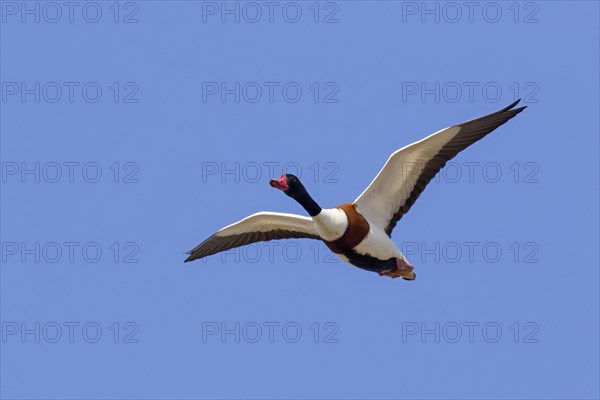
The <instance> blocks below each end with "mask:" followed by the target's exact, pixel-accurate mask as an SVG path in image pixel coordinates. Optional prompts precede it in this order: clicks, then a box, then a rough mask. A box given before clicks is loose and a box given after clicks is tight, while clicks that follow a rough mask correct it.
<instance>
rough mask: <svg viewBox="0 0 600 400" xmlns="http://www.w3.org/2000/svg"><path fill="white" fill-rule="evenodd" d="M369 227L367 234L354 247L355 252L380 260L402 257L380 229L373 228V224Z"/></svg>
mask: <svg viewBox="0 0 600 400" xmlns="http://www.w3.org/2000/svg"><path fill="white" fill-rule="evenodd" d="M371 227H372V228H371V229H370V230H369V233H368V234H367V236H366V237H365V238H364V239H363V240H362V241H361V242H360V243H359V244H358V245H357V246H355V247H354V249H353V250H354V251H355V252H357V253H359V254H364V255H369V256H371V257H375V258H378V259H380V260H387V259H390V258H395V257H403V256H402V253H401V252H400V250H398V248H397V247H396V244H395V243H394V242H393V241H392V239H390V237H389V236H388V235H387V234H386V233H385V232H384V231H383V230H382V229H378V228H373V225H371Z"/></svg>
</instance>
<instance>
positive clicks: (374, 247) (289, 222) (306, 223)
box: [185, 101, 525, 280]
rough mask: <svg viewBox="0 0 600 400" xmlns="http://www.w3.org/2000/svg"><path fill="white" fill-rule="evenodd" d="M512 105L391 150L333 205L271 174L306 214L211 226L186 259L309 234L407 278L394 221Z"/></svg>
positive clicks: (355, 260) (353, 259) (360, 261)
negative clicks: (367, 178)
mask: <svg viewBox="0 0 600 400" xmlns="http://www.w3.org/2000/svg"><path fill="white" fill-rule="evenodd" d="M517 103H518V101H516V102H515V103H513V104H511V105H510V106H508V107H506V108H504V109H502V110H500V111H498V112H495V113H493V114H489V115H487V116H484V117H481V118H478V119H475V120H472V121H468V122H465V123H462V124H459V125H455V126H451V127H449V128H446V129H443V130H441V131H438V132H436V133H434V134H433V135H430V136H428V137H426V138H425V139H422V140H420V141H418V142H415V143H413V144H410V145H408V146H406V147H404V148H402V149H400V150H398V151H396V152H395V153H393V154H392V155H391V156H390V158H389V159H388V161H387V162H386V164H385V165H384V167H383V168H382V169H381V171H380V172H379V174H378V175H377V176H376V177H375V179H374V180H373V182H371V184H370V185H369V186H368V187H367V189H365V191H364V192H363V193H362V194H361V195H360V196H359V197H358V198H357V199H356V200H354V201H353V202H350V203H346V204H342V205H340V206H338V207H335V208H326V209H323V208H321V207H320V206H319V205H318V204H317V203H316V202H315V201H314V200H313V199H312V198H311V197H310V195H309V194H308V192H307V191H306V189H305V188H304V186H303V185H302V183H300V181H299V180H298V178H296V177H295V176H293V175H282V176H281V177H280V179H279V180H275V179H273V180H271V181H270V184H271V186H272V187H275V188H277V189H279V190H282V191H283V192H284V193H285V194H286V195H288V196H289V197H292V198H293V199H294V200H296V201H297V202H298V203H300V205H301V206H302V207H303V208H304V209H305V210H306V212H307V213H308V214H309V216H310V218H308V217H303V216H300V215H295V214H282V213H272V212H261V213H257V214H254V215H251V216H249V217H247V218H244V219H243V220H241V221H239V222H237V223H235V224H232V225H229V226H226V227H225V228H223V229H221V230H219V231H217V232H216V233H215V234H214V235H213V236H211V237H210V238H208V239H207V240H205V241H204V242H202V243H201V244H200V245H198V246H197V247H196V248H194V249H193V250H192V251H190V253H189V254H190V256H189V257H188V258H187V259H186V260H185V261H186V262H187V261H192V260H195V259H198V258H202V257H206V256H208V255H211V254H215V253H218V252H221V251H224V250H227V249H230V248H234V247H239V246H243V245H246V244H250V243H255V242H259V241H267V240H274V239H289V238H310V239H318V240H322V241H323V242H324V243H325V244H326V245H327V247H329V249H330V250H331V251H332V252H333V253H335V254H336V255H337V256H338V257H339V258H341V259H342V260H344V261H346V262H348V263H350V264H352V265H354V266H356V267H359V268H362V269H364V270H367V271H371V272H377V273H379V275H382V276H389V277H392V278H397V277H402V278H404V279H406V280H413V279H415V277H416V275H415V273H414V271H413V266H412V265H411V264H410V263H409V262H408V261H407V259H406V257H405V256H404V255H403V254H402V252H401V251H400V250H399V249H398V247H397V246H396V245H395V243H394V242H393V241H392V239H391V234H392V230H393V229H394V227H395V226H396V223H397V222H398V221H399V220H400V219H401V218H402V216H403V215H404V214H406V213H407V212H408V210H409V209H410V208H411V206H412V205H413V204H414V202H415V201H416V200H417V198H418V197H419V195H420V194H421V193H422V192H423V190H424V189H425V187H426V186H427V184H428V183H429V181H430V180H431V179H432V178H433V177H434V176H435V175H436V174H437V172H438V171H439V170H440V169H441V168H443V167H444V165H445V164H446V162H447V161H448V160H450V159H452V158H453V157H454V156H456V154H458V153H459V152H460V151H462V150H463V149H465V148H466V147H468V146H470V145H471V144H473V143H474V142H476V141H478V140H479V139H481V138H483V137H484V136H486V135H487V134H488V133H490V132H492V131H493V130H494V129H496V128H497V127H498V126H500V125H502V124H504V123H505V122H506V121H508V120H509V119H511V118H512V117H514V116H515V115H517V114H518V113H519V112H521V111H522V110H523V109H524V108H525V107H521V108H516V109H514V108H513V107H514V106H515V105H516V104H517Z"/></svg>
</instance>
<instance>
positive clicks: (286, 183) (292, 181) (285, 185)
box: [269, 174, 306, 197]
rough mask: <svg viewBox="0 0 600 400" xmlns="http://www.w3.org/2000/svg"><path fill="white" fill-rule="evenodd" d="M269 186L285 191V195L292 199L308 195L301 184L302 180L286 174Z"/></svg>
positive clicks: (271, 182) (272, 181)
mask: <svg viewBox="0 0 600 400" xmlns="http://www.w3.org/2000/svg"><path fill="white" fill-rule="evenodd" d="M269 185H271V186H272V187H274V188H276V189H279V190H281V191H283V193H285V194H287V195H288V196H290V197H296V196H298V195H303V194H305V193H306V189H305V188H304V185H302V183H301V182H300V179H298V178H297V177H296V176H295V175H292V174H284V175H281V177H279V179H271V180H270V181H269Z"/></svg>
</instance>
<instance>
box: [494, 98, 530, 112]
mask: <svg viewBox="0 0 600 400" xmlns="http://www.w3.org/2000/svg"><path fill="white" fill-rule="evenodd" d="M520 101H521V99H517V101H515V102H514V103H512V104H511V105H509V106H507V107H505V108H503V109H502V110H500V112H504V111H508V110H510V109H512V108H513V107H514V106H516V105H517V104H519V102H520ZM523 108H525V107H523ZM515 111H516V110H515Z"/></svg>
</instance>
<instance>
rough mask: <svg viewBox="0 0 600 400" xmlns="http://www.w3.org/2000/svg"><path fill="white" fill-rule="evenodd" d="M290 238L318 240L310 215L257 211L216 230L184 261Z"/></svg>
mask: <svg viewBox="0 0 600 400" xmlns="http://www.w3.org/2000/svg"><path fill="white" fill-rule="evenodd" d="M292 238H310V239H321V237H320V236H319V234H318V233H317V231H316V230H315V227H314V224H313V221H312V219H310V218H307V217H303V216H301V215H295V214H284V213H275V212H259V213H256V214H252V215H250V216H249V217H246V218H244V219H243V220H241V221H238V222H236V223H234V224H231V225H229V226H226V227H225V228H222V229H220V230H219V231H217V232H216V233H215V234H214V235H212V236H211V237H209V238H208V239H206V240H205V241H204V242H202V243H200V244H199V245H198V246H196V247H195V248H194V249H193V250H191V251H190V252H188V254H189V255H190V256H189V257H188V258H186V260H185V262H188V261H193V260H197V259H199V258H203V257H206V256H210V255H212V254H215V253H219V252H221V251H225V250H229V249H232V248H234V247H240V246H244V245H247V244H250V243H256V242H265V241H268V240H274V239H292Z"/></svg>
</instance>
